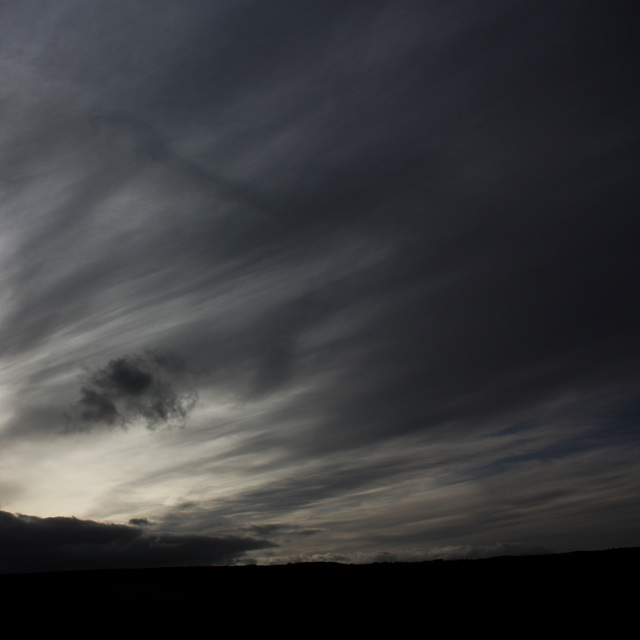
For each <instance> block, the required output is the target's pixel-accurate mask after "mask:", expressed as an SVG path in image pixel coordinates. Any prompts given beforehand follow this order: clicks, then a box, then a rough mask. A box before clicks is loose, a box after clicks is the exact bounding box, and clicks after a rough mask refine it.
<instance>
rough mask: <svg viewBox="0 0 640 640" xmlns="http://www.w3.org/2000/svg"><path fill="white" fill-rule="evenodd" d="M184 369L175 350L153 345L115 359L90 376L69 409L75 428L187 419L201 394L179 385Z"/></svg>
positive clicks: (162, 422) (180, 422) (71, 426)
mask: <svg viewBox="0 0 640 640" xmlns="http://www.w3.org/2000/svg"><path fill="white" fill-rule="evenodd" d="M184 369H185V366H184V364H183V363H182V362H181V361H180V360H179V359H177V358H176V357H175V356H168V355H166V354H162V353H158V352H153V351H148V352H145V353H144V354H140V355H135V356H123V357H120V358H115V359H113V360H110V361H109V363H108V364H107V365H106V366H104V367H103V368H101V369H98V370H97V371H94V372H93V373H90V374H89V375H88V376H87V379H86V380H85V382H84V384H83V386H82V387H81V389H80V395H81V398H80V399H79V400H78V401H77V402H76V403H75V404H74V405H73V407H72V409H71V411H70V412H69V418H70V429H71V430H87V429H91V428H93V427H97V426H98V427H99V426H114V425H121V426H126V425H128V424H130V423H132V422H135V421H137V420H142V421H144V422H146V426H147V428H148V429H153V428H156V427H157V426H158V425H161V424H175V423H178V424H184V422H185V420H186V419H187V416H188V415H189V412H190V411H191V410H192V409H193V407H194V406H195V403H196V400H197V395H196V392H195V391H193V390H188V389H187V390H179V391H177V390H175V389H174V386H173V385H174V383H175V381H176V380H179V378H180V374H181V373H183V372H184Z"/></svg>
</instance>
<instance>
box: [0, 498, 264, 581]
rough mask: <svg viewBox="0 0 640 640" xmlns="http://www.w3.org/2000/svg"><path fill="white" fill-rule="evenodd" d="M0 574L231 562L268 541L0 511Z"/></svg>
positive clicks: (261, 546) (260, 547) (261, 547)
mask: <svg viewBox="0 0 640 640" xmlns="http://www.w3.org/2000/svg"><path fill="white" fill-rule="evenodd" d="M0 543H1V544H0V571H1V572H2V573H24V572H33V571H72V570H78V569H83V570H84V569H124V568H134V567H137V568H143V567H168V566H193V565H211V564H221V563H224V564H233V563H234V562H236V561H237V560H238V559H239V558H240V557H241V556H242V555H243V554H244V553H246V552H247V551H250V550H255V549H263V548H266V547H268V546H271V545H270V543H268V542H266V541H264V540H259V539H255V538H249V537H237V536H220V537H215V536H204V535H170V534H151V533H144V532H143V531H141V529H140V527H137V526H127V525H120V524H104V523H100V522H94V521H92V520H79V519H77V518H65V517H55V518H37V517H35V516H26V515H22V514H12V513H8V512H6V511H0Z"/></svg>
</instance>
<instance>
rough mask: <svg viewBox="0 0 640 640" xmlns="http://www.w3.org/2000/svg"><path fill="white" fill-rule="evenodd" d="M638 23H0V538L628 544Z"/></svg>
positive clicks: (211, 554)
mask: <svg viewBox="0 0 640 640" xmlns="http://www.w3.org/2000/svg"><path fill="white" fill-rule="evenodd" d="M633 18H634V11H633V9H632V6H631V3H623V2H620V3H585V4H584V5H582V4H581V5H580V6H579V7H578V6H577V5H576V3H571V2H557V1H554V2H551V1H549V2H547V1H542V2H535V3H533V2H524V1H523V2H519V1H514V0H510V1H508V2H506V1H505V2H501V1H491V2H489V1H484V0H483V1H474V0H464V1H462V0H460V1H459V2H458V1H455V0H449V1H447V2H425V1H417V0H416V1H413V0H394V1H393V2H385V1H381V0H367V1H366V2H364V1H362V2H359V1H344V0H343V1H341V2H333V1H331V0H328V1H324V2H306V1H300V0H297V1H296V2H294V1H293V0H291V1H289V0H277V1H275V2H258V1H257V0H243V1H238V0H234V1H233V2H231V1H226V0H216V1H213V2H207V3H202V2H195V1H191V0H183V1H181V2H173V1H169V0H166V1H164V0H157V1H156V2H154V3H153V8H151V6H150V4H149V3H146V2H140V1H131V0H127V1H126V2H125V1H120V0H109V1H108V2H107V1H106V0H105V1H102V0H90V1H85V2H79V1H74V0H69V1H66V2H57V3H52V4H49V3H47V4H46V5H45V4H43V3H40V2H35V1H30V0H20V1H18V0H15V1H9V2H4V3H2V5H0V105H1V107H0V113H1V117H2V127H1V128H0V166H1V167H2V170H1V172H0V203H1V204H0V206H1V209H0V260H1V263H2V264H1V265H0V278H1V288H0V395H1V400H2V402H1V404H0V408H1V412H0V426H1V429H2V430H1V431H0V442H1V449H0V508H1V509H3V510H4V511H5V512H7V513H5V515H3V516H2V519H1V522H0V536H9V537H10V538H11V540H16V541H17V540H19V539H20V538H19V537H15V538H14V537H11V536H12V535H13V534H11V533H10V531H14V530H15V529H11V527H14V528H15V527H17V526H20V527H31V526H35V524H38V523H41V524H38V527H40V528H39V529H38V530H39V531H40V533H39V534H38V535H41V536H43V537H47V536H48V535H49V533H50V532H51V535H52V536H54V537H55V536H57V535H62V534H60V532H61V531H67V530H68V531H69V532H70V534H69V535H72V537H73V540H75V541H79V540H81V539H84V538H83V536H84V533H82V532H85V531H86V533H87V536H88V537H87V539H86V540H87V541H86V544H94V543H93V542H91V541H90V540H89V538H91V540H93V539H94V538H92V537H91V536H92V535H93V532H102V531H104V532H111V533H113V535H116V534H117V535H116V537H118V536H121V535H122V536H124V537H125V538H126V539H127V540H129V541H130V543H129V542H127V543H126V544H132V545H134V546H135V545H138V544H142V541H143V538H144V536H156V537H155V538H153V539H154V540H160V541H162V540H164V539H165V538H163V536H176V538H172V539H175V540H178V539H179V540H182V541H186V542H184V544H185V545H186V547H188V548H189V549H193V548H195V547H194V546H193V545H192V542H193V541H197V545H196V546H197V548H198V549H200V550H201V551H202V553H201V557H199V558H196V557H195V556H193V555H189V554H190V553H191V551H189V553H188V554H187V555H186V556H185V557H187V558H188V559H189V561H190V562H192V563H197V562H202V563H211V562H220V561H224V562H239V561H240V562H241V561H248V560H251V561H258V562H273V561H276V560H278V559H291V558H296V559H299V558H323V559H326V558H338V559H341V560H347V561H349V560H354V561H361V560H363V559H371V558H382V557H386V558H412V559H416V558H427V557H434V554H436V555H437V553H441V554H442V555H447V554H448V555H451V554H454V555H455V554H458V553H459V554H460V555H467V556H469V555H474V554H476V555H477V554H483V553H484V554H486V553H492V552H496V553H497V552H498V551H499V550H504V549H510V550H514V549H516V550H517V549H521V550H525V551H526V550H531V549H539V548H544V549H558V550H566V549H577V548H603V547H612V546H625V545H629V546H631V545H640V510H639V509H638V495H639V490H640V471H639V469H640V466H639V465H638V463H639V462H640V455H639V453H640V450H639V444H640V397H639V392H638V383H639V381H640V332H639V331H638V327H639V326H640V302H639V300H640V297H639V296H638V291H640V282H639V281H640V275H639V274H640V271H639V269H638V248H637V247H638V238H639V237H640V236H639V231H640V216H639V215H638V212H639V208H638V205H639V204H640V180H638V172H639V168H640V153H639V151H640V126H639V118H638V113H639V112H640V111H639V108H640V101H639V99H638V98H639V97H640V96H639V89H638V86H639V85H638V81H637V79H638V77H640V73H639V72H640V65H639V64H638V63H639V61H640V57H639V51H638V39H637V34H636V30H635V28H634V20H633ZM11 513H23V514H29V516H30V518H27V517H23V516H20V518H19V519H16V518H17V516H13V515H11ZM63 517H64V518H76V519H75V520H69V519H60V518H63ZM42 518H54V519H53V520H42ZM130 520H131V521H132V522H133V523H134V524H133V525H125V524H124V523H127V522H129V521H130ZM136 522H139V523H142V522H148V523H149V525H148V526H149V528H148V529H147V528H145V529H144V531H145V532H146V533H144V535H143V534H142V533H140V531H141V530H140V528H139V527H136V526H135V523H136ZM34 523H35V524H34ZM82 523H86V524H82ZM113 523H116V524H118V526H117V527H116V526H115V525H114V524H113ZM54 525H55V527H54ZM83 527H87V528H86V529H84V528H83ZM114 527H115V528H114ZM54 529H55V531H57V532H58V533H55V534H54ZM72 530H73V532H75V533H72ZM132 532H133V533H132ZM111 533H110V534H109V535H111ZM100 535H102V534H100ZM105 535H106V534H105ZM109 535H107V536H106V538H104V539H105V541H106V540H107V538H109ZM180 536H182V537H180ZM98 537H99V538H100V536H98ZM100 539H101V540H102V538H100ZM211 541H213V542H211ZM239 541H240V542H239ZM15 544H18V545H19V543H18V542H16V543H15ZM40 544H41V543H40V542H38V545H40ZM69 544H70V545H72V546H73V545H75V544H76V542H73V541H72V542H69ZM78 544H79V543H78ZM82 544H85V542H82ZM105 544H110V543H109V542H108V541H106V542H105ZM180 544H182V542H181V543H180ZM194 544H195V542H194ZM42 545H43V546H42V548H49V547H47V545H46V544H44V543H42ZM198 545H200V546H198ZM252 545H253V546H252ZM186 547H185V548H186ZM29 549H32V547H24V553H25V554H26V555H25V558H26V557H27V556H31V555H33V554H35V555H33V558H36V556H37V558H40V560H37V558H36V560H37V561H35V560H34V562H30V561H29V562H28V561H27V560H25V563H26V564H28V565H29V567H33V566H34V565H37V564H38V563H39V562H41V563H42V566H43V567H45V566H53V565H52V564H51V563H50V562H49V560H46V559H45V558H44V556H42V555H41V554H40V555H38V554H36V552H35V551H33V549H35V547H33V549H32V550H31V551H30V550H29ZM438 550H441V551H438ZM446 550H448V551H446ZM451 550H454V551H451ZM491 550H493V551H491ZM245 552H246V554H245ZM74 553H75V552H74ZM243 554H245V555H243ZM385 554H386V555H385ZM125 555H126V554H125ZM179 555H180V554H177V555H176V558H178V556H179ZM127 557H129V556H127ZM154 557H155V556H154ZM172 557H173V556H172ZM181 557H182V556H181ZM158 558H159V560H158V563H160V564H166V562H165V559H163V558H164V557H163V558H160V556H158ZM178 560H179V561H178ZM178 560H176V563H182V560H180V559H178ZM3 562H4V563H5V564H4V565H3V567H4V570H17V569H16V567H15V566H14V565H13V564H11V563H9V564H6V563H7V562H8V560H6V558H5V559H4V560H3ZM70 562H71V561H70ZM123 562H124V560H123ZM141 562H143V563H144V562H147V561H146V560H144V561H143V560H141ZM25 566H26V565H25ZM74 566H75V565H74ZM18 569H19V568H18ZM0 570H2V567H0Z"/></svg>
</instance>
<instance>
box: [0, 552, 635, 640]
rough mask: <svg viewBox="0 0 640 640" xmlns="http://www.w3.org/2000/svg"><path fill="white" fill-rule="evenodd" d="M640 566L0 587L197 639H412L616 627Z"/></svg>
mask: <svg viewBox="0 0 640 640" xmlns="http://www.w3.org/2000/svg"><path fill="white" fill-rule="evenodd" d="M639 569H640V548H632V549H613V550H608V551H590V552H575V553H567V554H555V555H539V556H520V557H502V558H491V559H484V560H456V561H453V560H450V561H442V560H439V561H431V562H420V563H384V564H370V565H342V564H334V563H313V564H311V563H309V564H290V565H280V566H244V567H241V566H232V567H176V568H158V569H124V570H106V571H76V572H61V573H31V574H12V575H7V574H5V575H0V594H2V602H3V606H4V611H5V613H10V612H12V611H16V610H20V609H16V607H19V608H24V607H25V605H26V606H28V607H29V610H33V611H36V612H38V614H41V615H42V616H45V617H47V616H49V617H50V616H52V615H53V616H55V617H56V618H60V616H61V615H62V616H65V615H66V616H69V615H70V614H71V618H66V619H67V620H73V619H76V618H75V616H76V615H78V614H79V615H80V616H81V618H82V619H84V620H85V621H86V622H85V624H88V623H89V621H91V624H92V625H95V623H96V621H102V622H100V624H107V625H111V624H116V621H119V622H121V623H123V624H131V625H134V627H132V632H133V631H134V628H137V629H138V630H142V629H146V630H147V631H148V632H149V633H156V632H158V631H159V630H162V629H163V627H164V625H168V626H167V627H166V629H165V630H167V629H168V628H169V627H172V625H175V624H178V627H175V629H176V631H178V630H180V631H181V633H183V634H185V635H187V636H189V637H191V636H192V635H195V627H193V628H191V626H190V625H202V624H205V625H214V627H212V628H211V629H210V631H211V635H217V633H218V632H219V628H218V627H217V625H220V624H223V626H224V628H225V629H226V630H227V631H226V632H225V635H228V633H230V632H231V631H232V628H233V629H235V630H236V631H237V630H238V629H244V630H245V631H246V632H262V631H266V630H267V628H272V627H273V625H274V624H276V625H279V628H280V629H281V630H285V629H288V631H287V633H285V636H287V635H289V634H293V633H294V631H295V629H298V630H299V632H300V634H301V635H305V636H306V635H307V633H308V632H310V631H313V629H317V630H318V631H319V630H320V629H325V630H328V629H331V628H335V626H336V625H338V626H340V627H343V628H344V629H345V631H350V632H357V631H363V630H368V631H376V630H377V631H380V632H384V633H391V632H395V633H396V634H399V635H400V636H401V637H404V636H405V635H408V634H409V632H410V629H411V628H413V627H415V625H416V624H418V625H420V628H421V629H422V631H420V633H421V634H427V635H430V634H429V633H427V632H428V630H429V629H430V628H431V626H432V625H434V624H436V626H439V625H442V624H446V626H447V629H448V630H449V631H454V630H456V629H457V630H460V631H462V630H464V631H468V630H472V629H478V630H480V629H485V630H486V629H487V628H489V627H490V628H491V629H492V630H493V631H494V632H498V633H499V635H502V634H505V633H506V634H508V630H509V629H510V628H511V629H512V630H513V633H514V634H515V635H516V636H519V635H520V632H521V631H524V630H526V629H529V628H531V629H534V628H535V629H537V630H538V633H537V634H536V635H538V634H539V633H540V632H541V631H543V630H544V629H548V630H551V629H554V630H555V632H558V633H560V632H562V633H564V632H566V633H569V632H575V631H576V630H577V629H578V628H580V629H584V630H590V629H591V630H596V629H600V630H606V631H607V632H608V633H609V634H613V637H617V636H618V635H619V634H620V635H622V633H623V629H624V628H626V624H628V622H631V621H633V620H634V619H636V617H637V615H636V608H637V601H638V587H637V581H638V578H637V576H638V570H639ZM45 612H48V613H45ZM96 616H99V617H96ZM60 619H61V618H60ZM625 621H627V622H625ZM34 622H36V623H37V619H36V620H34ZM618 626H620V629H619V634H618V630H617V628H618ZM516 629H517V630H518V631H516ZM555 632H554V633H553V634H551V635H555ZM412 633H413V632H412ZM625 634H626V632H625ZM207 635H210V634H209V633H207ZM240 635H243V634H240ZM312 635H314V636H315V633H313V634H312ZM438 635H440V633H438ZM527 635H528V634H527Z"/></svg>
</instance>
